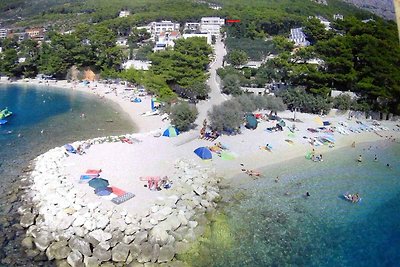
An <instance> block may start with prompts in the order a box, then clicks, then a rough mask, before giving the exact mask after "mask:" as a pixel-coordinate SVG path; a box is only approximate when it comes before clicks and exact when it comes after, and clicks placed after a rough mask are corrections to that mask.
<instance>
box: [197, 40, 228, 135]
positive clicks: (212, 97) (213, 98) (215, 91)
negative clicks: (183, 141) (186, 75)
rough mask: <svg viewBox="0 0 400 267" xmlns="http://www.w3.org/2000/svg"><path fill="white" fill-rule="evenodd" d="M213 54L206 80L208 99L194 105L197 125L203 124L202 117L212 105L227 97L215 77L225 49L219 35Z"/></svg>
mask: <svg viewBox="0 0 400 267" xmlns="http://www.w3.org/2000/svg"><path fill="white" fill-rule="evenodd" d="M214 54H215V60H214V61H213V62H212V63H211V64H210V69H209V73H210V77H209V78H208V80H207V84H208V85H209V86H210V88H211V92H210V94H209V99H208V100H205V101H201V102H199V103H198V104H197V105H196V106H197V109H198V111H199V116H198V117H197V120H196V122H195V123H196V124H197V125H198V126H199V127H201V126H202V125H203V121H204V119H205V118H207V112H208V111H209V110H211V108H212V106H213V105H218V104H220V103H222V102H224V101H226V100H228V99H229V97H228V96H227V95H225V94H222V93H221V88H220V84H219V82H218V79H219V78H218V77H217V69H219V68H220V67H222V60H223V58H224V56H225V55H226V50H225V47H224V43H223V42H222V41H221V37H218V38H217V40H216V43H215V45H214ZM199 127H198V128H199Z"/></svg>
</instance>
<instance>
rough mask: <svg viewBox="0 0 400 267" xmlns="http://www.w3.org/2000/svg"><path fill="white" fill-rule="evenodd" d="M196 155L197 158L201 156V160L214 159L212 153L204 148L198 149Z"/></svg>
mask: <svg viewBox="0 0 400 267" xmlns="http://www.w3.org/2000/svg"><path fill="white" fill-rule="evenodd" d="M194 153H195V154H196V155H197V156H199V157H200V158H201V159H212V154H211V151H210V149H208V148H207V147H204V146H202V147H199V148H196V150H195V151H194Z"/></svg>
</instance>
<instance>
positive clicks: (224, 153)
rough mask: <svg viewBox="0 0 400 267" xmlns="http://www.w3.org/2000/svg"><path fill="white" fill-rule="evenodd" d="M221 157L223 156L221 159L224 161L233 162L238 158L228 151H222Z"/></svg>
mask: <svg viewBox="0 0 400 267" xmlns="http://www.w3.org/2000/svg"><path fill="white" fill-rule="evenodd" d="M220 155H221V159H224V160H233V159H235V158H236V157H235V155H233V154H232V153H229V152H227V151H221V154H220Z"/></svg>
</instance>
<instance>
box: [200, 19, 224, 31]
mask: <svg viewBox="0 0 400 267" xmlns="http://www.w3.org/2000/svg"><path fill="white" fill-rule="evenodd" d="M224 24H225V20H224V19H221V18H220V17H203V18H201V23H200V31H201V32H202V33H210V34H212V35H219V34H220V32H221V26H222V25H224Z"/></svg>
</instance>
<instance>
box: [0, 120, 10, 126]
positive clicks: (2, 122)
mask: <svg viewBox="0 0 400 267" xmlns="http://www.w3.org/2000/svg"><path fill="white" fill-rule="evenodd" d="M7 122H8V120H0V125H3V124H6V123H7Z"/></svg>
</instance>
